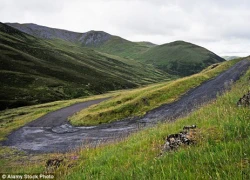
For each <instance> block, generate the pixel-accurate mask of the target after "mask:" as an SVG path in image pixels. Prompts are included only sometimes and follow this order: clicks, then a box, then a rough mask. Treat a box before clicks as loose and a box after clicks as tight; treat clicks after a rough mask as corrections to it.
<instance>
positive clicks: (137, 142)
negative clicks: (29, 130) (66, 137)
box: [60, 70, 250, 179]
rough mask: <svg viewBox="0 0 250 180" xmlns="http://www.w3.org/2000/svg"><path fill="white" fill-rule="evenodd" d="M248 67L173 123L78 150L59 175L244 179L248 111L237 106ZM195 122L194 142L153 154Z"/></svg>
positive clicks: (249, 142) (248, 170)
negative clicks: (219, 92) (76, 157)
mask: <svg viewBox="0 0 250 180" xmlns="http://www.w3.org/2000/svg"><path fill="white" fill-rule="evenodd" d="M249 77H250V70H249V71H248V72H247V74H246V75H244V77H242V78H241V80H239V81H238V82H237V83H236V84H235V85H234V86H233V87H232V89H231V90H230V91H229V92H226V93H225V94H224V95H223V96H221V97H218V99H217V100H215V101H213V102H211V103H210V104H208V105H206V106H204V107H202V108H200V109H199V110H197V111H195V112H194V113H192V114H190V115H189V116H188V117H186V118H182V119H179V120H177V121H176V122H173V123H165V124H159V125H158V126H157V127H154V128H150V129H146V130H143V131H141V132H138V133H135V134H134V135H132V136H130V137H129V138H127V139H125V140H124V141H123V142H120V143H116V144H113V145H108V146H103V147H99V148H96V149H91V148H90V149H84V150H82V151H80V152H79V154H80V158H79V160H78V165H77V166H76V167H74V168H72V169H67V168H65V169H63V171H60V173H61V175H63V176H65V177H62V178H63V179H249V178H250V159H249V158H250V148H249V147H250V139H249V135H248V134H249V131H250V111H249V107H237V106H236V102H237V100H238V99H239V98H240V97H241V96H242V95H243V94H244V93H246V92H247V91H248V90H250V89H249V88H250V87H249ZM189 124H190V125H191V124H196V125H197V126H198V130H197V144H196V145H195V146H189V147H183V148H180V149H179V150H178V151H176V152H174V153H165V154H164V155H163V156H161V157H158V155H159V154H160V151H161V147H162V144H163V143H164V138H165V137H166V136H167V135H168V134H170V133H176V132H179V131H180V130H181V129H182V127H183V126H184V125H189Z"/></svg>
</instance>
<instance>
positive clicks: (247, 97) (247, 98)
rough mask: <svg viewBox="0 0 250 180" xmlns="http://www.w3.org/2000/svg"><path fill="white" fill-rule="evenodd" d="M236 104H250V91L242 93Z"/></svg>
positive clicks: (245, 105) (246, 105)
mask: <svg viewBox="0 0 250 180" xmlns="http://www.w3.org/2000/svg"><path fill="white" fill-rule="evenodd" d="M237 106H244V107H248V106H250V91H248V93H247V94H244V95H243V96H242V97H241V98H240V99H239V100H238V102H237Z"/></svg>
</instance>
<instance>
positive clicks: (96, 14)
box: [0, 0, 250, 56]
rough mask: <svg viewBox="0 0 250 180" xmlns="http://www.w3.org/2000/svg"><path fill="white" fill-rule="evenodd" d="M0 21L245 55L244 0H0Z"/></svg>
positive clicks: (249, 37) (248, 7)
mask: <svg viewBox="0 0 250 180" xmlns="http://www.w3.org/2000/svg"><path fill="white" fill-rule="evenodd" d="M0 21H1V22H19V23H35V24H39V25H44V26H49V27H55V28H61V29H66V30H71V31H76V32H86V31H89V30H102V31H106V32H108V33H110V34H113V35H118V36H121V37H123V38H125V39H128V40H131V41H150V42H153V43H156V44H164V43H168V42H171V41H175V40H184V41H188V42H192V43H195V44H198V45H201V46H203V47H206V48H207V49H209V50H211V51H213V52H215V53H217V54H219V55H229V56H232V55H236V56H246V55H250V0H0Z"/></svg>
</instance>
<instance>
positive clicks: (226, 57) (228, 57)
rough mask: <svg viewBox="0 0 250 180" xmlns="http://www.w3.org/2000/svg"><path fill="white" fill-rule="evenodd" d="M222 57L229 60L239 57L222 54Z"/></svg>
mask: <svg viewBox="0 0 250 180" xmlns="http://www.w3.org/2000/svg"><path fill="white" fill-rule="evenodd" d="M222 58H224V59H225V60H227V61H229V60H233V59H237V58H240V57H239V56H222Z"/></svg>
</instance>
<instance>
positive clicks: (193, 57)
mask: <svg viewBox="0 0 250 180" xmlns="http://www.w3.org/2000/svg"><path fill="white" fill-rule="evenodd" d="M137 59H139V60H140V61H142V62H145V63H148V64H153V65H154V66H155V67H158V68H160V69H162V70H164V71H166V72H169V73H171V74H175V75H180V76H186V75H191V74H195V73H197V72H199V71H201V70H202V69H204V68H206V67H207V66H209V65H211V64H214V63H219V62H223V61H225V60H224V59H223V58H221V57H219V56H217V55H216V54H214V53H213V52H211V51H209V50H207V49H205V48H203V47H200V46H197V45H195V44H191V43H188V42H184V41H175V42H172V43H168V44H163V45H160V46H155V47H152V48H150V49H149V50H148V51H146V52H145V53H143V54H142V55H140V56H138V57H137Z"/></svg>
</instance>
